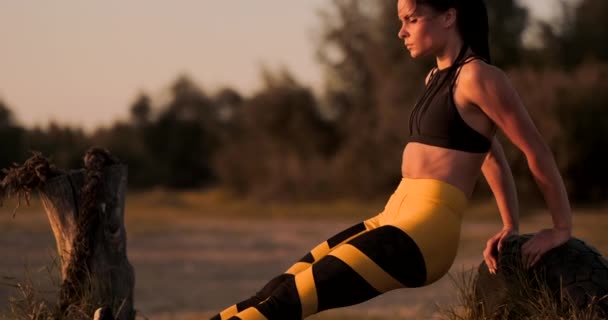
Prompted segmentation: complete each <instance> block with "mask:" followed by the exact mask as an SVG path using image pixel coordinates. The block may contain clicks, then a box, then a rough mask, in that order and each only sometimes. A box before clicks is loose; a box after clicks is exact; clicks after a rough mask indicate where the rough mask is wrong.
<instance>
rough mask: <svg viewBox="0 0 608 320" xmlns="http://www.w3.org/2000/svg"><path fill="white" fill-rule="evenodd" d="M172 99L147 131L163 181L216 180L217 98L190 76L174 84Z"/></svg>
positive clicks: (184, 184) (192, 183)
mask: <svg viewBox="0 0 608 320" xmlns="http://www.w3.org/2000/svg"><path fill="white" fill-rule="evenodd" d="M170 93H171V100H170V101H169V102H168V104H167V105H165V106H161V110H160V111H159V115H158V118H157V119H155V120H154V121H153V123H152V124H150V126H148V127H146V131H145V133H144V145H145V148H146V150H147V152H148V154H150V156H151V158H152V159H153V160H154V172H155V174H157V175H158V178H159V182H161V183H162V184H163V185H166V186H168V187H173V188H192V187H199V186H204V185H207V184H210V183H213V182H214V181H215V179H216V177H215V173H214V171H213V169H212V168H211V166H210V159H211V157H212V156H213V153H214V152H215V150H216V149H217V146H218V141H217V140H218V135H217V130H218V128H219V125H218V116H217V113H216V110H215V106H214V104H213V101H212V100H211V99H210V98H208V97H207V96H206V95H205V94H204V92H203V91H202V90H201V89H199V88H198V86H197V85H196V84H195V83H194V82H193V81H192V80H191V79H190V78H189V77H187V76H181V77H179V78H178V79H177V80H176V81H175V83H174V84H173V85H172V87H171V90H170Z"/></svg>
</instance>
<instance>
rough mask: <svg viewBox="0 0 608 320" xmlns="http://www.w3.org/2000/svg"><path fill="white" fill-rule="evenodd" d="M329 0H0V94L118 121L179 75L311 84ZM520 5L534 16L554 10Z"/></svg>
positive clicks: (53, 116)
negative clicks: (287, 78)
mask: <svg viewBox="0 0 608 320" xmlns="http://www.w3.org/2000/svg"><path fill="white" fill-rule="evenodd" d="M329 2H330V1H329V0H299V1H294V0H259V1H220V0H180V1H166V0H164V1H160V0H145V1H144V0H130V1H117V0H108V1H81V0H59V1H32V0H2V1H1V2H0V41H2V45H1V48H2V50H1V53H0V99H1V100H3V101H4V102H5V103H6V104H7V105H8V106H9V108H11V110H12V111H13V112H14V114H15V117H16V119H17V121H19V123H21V124H22V125H26V126H33V125H43V126H44V125H46V124H47V123H48V122H49V121H51V120H54V121H56V122H59V123H61V124H69V125H74V126H82V127H85V128H87V129H92V128H95V127H98V126H104V125H109V124H111V123H112V122H113V121H115V120H117V119H126V118H127V116H128V109H129V106H130V104H131V103H132V102H133V100H134V99H135V97H136V96H137V95H138V94H139V92H142V91H144V92H146V93H148V94H150V95H152V96H156V95H159V94H161V93H163V92H164V90H165V89H166V87H167V86H168V85H170V84H171V83H172V82H173V80H175V78H176V77H177V76H178V75H180V74H187V75H189V76H190V77H191V78H192V79H193V80H194V81H196V82H197V83H198V84H199V85H200V86H201V87H202V89H203V90H205V91H206V92H207V93H209V94H212V93H213V92H214V91H215V90H217V89H218V88H220V87H222V86H230V87H233V88H235V89H237V90H239V91H240V92H241V93H243V94H245V95H247V94H250V93H251V92H252V91H254V90H255V89H256V88H257V87H258V85H259V83H258V80H259V70H260V65H262V64H264V65H266V66H268V67H270V68H271V69H275V68H278V67H279V66H286V67H287V68H288V69H289V70H291V71H292V73H293V74H294V75H295V76H296V77H297V78H298V79H299V80H300V81H301V82H302V83H303V84H305V85H309V86H311V87H313V88H316V87H318V85H319V84H320V80H321V75H320V70H318V66H317V64H316V62H315V60H314V43H313V41H312V39H313V36H314V34H315V31H316V30H317V29H316V28H318V24H319V18H318V17H317V15H316V10H317V9H318V8H321V7H323V6H324V5H327V3H329ZM523 3H524V4H525V5H526V6H529V7H530V8H531V9H532V13H533V14H534V15H535V16H540V17H543V18H551V17H554V16H555V15H556V14H557V12H556V10H557V9H559V6H557V3H558V1H557V0H527V1H524V2H523ZM395 39H396V38H395ZM396 41H397V39H396ZM404 54H405V52H404Z"/></svg>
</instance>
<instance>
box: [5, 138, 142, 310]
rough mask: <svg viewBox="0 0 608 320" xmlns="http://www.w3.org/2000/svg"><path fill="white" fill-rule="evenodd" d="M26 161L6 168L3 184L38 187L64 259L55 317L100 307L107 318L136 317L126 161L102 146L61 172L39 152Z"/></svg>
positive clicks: (62, 260)
mask: <svg viewBox="0 0 608 320" xmlns="http://www.w3.org/2000/svg"><path fill="white" fill-rule="evenodd" d="M28 161H29V163H28ZM28 161H26V163H25V164H24V165H23V166H22V167H20V168H13V169H11V170H14V172H13V173H11V172H10V171H8V172H9V174H8V175H7V177H6V178H5V181H3V187H4V188H5V189H9V191H10V189H11V187H12V188H13V189H18V191H19V190H21V191H23V190H26V191H27V192H29V191H33V190H38V194H39V196H40V199H41V201H42V204H43V206H44V209H45V211H46V214H47V216H48V219H49V222H50V225H51V228H52V230H53V234H54V236H55V240H56V244H57V252H58V254H59V257H60V262H61V276H62V285H61V289H60V294H59V307H58V308H57V311H56V318H57V319H81V318H82V314H88V315H89V316H88V317H89V319H91V318H93V312H95V310H97V309H98V308H102V309H103V310H104V312H103V319H114V318H115V319H120V320H132V319H134V318H135V311H134V308H133V288H134V285H135V273H134V270H133V267H132V266H131V264H130V263H129V261H128V259H127V252H126V230H125V227H124V203H125V195H126V189H127V167H126V166H125V165H123V164H120V163H119V162H118V161H117V160H115V159H114V158H112V157H111V156H110V154H109V153H108V152H107V151H105V150H102V149H98V148H92V149H91V150H89V151H88V152H87V153H86V155H85V157H84V162H85V169H82V170H72V171H69V172H61V171H59V170H57V169H55V168H53V167H52V165H49V164H48V163H46V159H44V158H42V157H41V156H40V155H35V156H34V157H32V158H30V159H29V160H28ZM11 174H12V175H13V178H11V179H12V180H13V181H12V182H11V183H12V185H11V183H7V181H6V180H7V178H8V176H10V175H11ZM16 176H19V178H15V177H16ZM16 180H18V182H15V181H16ZM19 183H20V184H22V185H21V186H19V185H18V184H19ZM23 185H27V186H26V187H24V186H23ZM19 188H21V189H19ZM77 314H78V315H79V316H76V315H77Z"/></svg>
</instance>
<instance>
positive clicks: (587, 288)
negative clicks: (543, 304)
mask: <svg viewBox="0 0 608 320" xmlns="http://www.w3.org/2000/svg"><path fill="white" fill-rule="evenodd" d="M531 237H532V235H531V234H526V235H522V236H514V237H510V238H509V239H506V241H505V243H504V245H503V249H502V250H501V251H500V253H499V258H498V272H497V274H496V275H492V274H490V272H489V271H488V267H487V265H486V264H485V261H484V262H482V263H481V264H480V265H479V268H478V275H477V281H476V283H475V294H476V301H479V302H480V303H479V305H478V306H479V307H480V308H483V310H478V311H479V312H480V314H485V315H486V316H489V317H491V318H500V319H503V317H504V316H505V315H508V317H507V318H509V319H519V318H521V317H522V316H524V315H522V312H523V313H525V312H526V310H519V309H518V307H520V306H521V305H522V304H519V303H518V299H519V300H522V299H534V301H536V299H540V298H546V297H539V296H537V295H539V294H548V296H549V298H550V299H553V300H552V301H554V302H555V303H556V305H558V306H559V305H562V304H563V303H568V304H569V305H570V306H572V307H575V308H578V309H580V310H582V309H585V308H587V307H588V306H589V305H590V304H594V305H595V306H596V308H597V309H596V311H597V312H598V313H599V314H600V315H602V316H608V297H607V296H606V295H608V260H606V259H605V258H604V257H602V255H601V254H600V253H599V252H598V251H597V250H596V249H595V248H593V247H592V246H590V245H588V244H587V243H585V242H584V241H582V240H580V239H577V238H574V237H573V238H571V239H570V240H569V241H568V242H566V243H565V244H563V245H561V246H559V247H557V248H554V249H553V250H550V251H549V252H547V253H546V254H545V255H544V256H543V257H542V258H541V259H540V260H539V262H538V263H537V264H536V265H535V266H534V267H532V268H530V269H527V270H526V269H525V268H524V267H523V263H522V260H521V245H522V244H524V243H525V242H526V241H527V240H529V239H530V238H531Z"/></svg>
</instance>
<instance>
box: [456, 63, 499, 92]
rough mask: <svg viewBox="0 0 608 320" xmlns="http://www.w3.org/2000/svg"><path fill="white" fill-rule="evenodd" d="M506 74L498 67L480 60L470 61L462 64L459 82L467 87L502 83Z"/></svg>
mask: <svg viewBox="0 0 608 320" xmlns="http://www.w3.org/2000/svg"><path fill="white" fill-rule="evenodd" d="M505 80H507V75H506V73H505V72H504V71H503V70H502V69H501V68H499V67H497V66H495V65H493V64H490V63H487V62H486V61H484V60H482V59H472V60H471V61H468V62H467V63H465V64H463V65H462V67H461V70H460V75H459V82H460V83H461V84H463V85H465V86H467V87H469V86H473V87H476V86H483V85H492V84H500V83H504V81H505Z"/></svg>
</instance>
